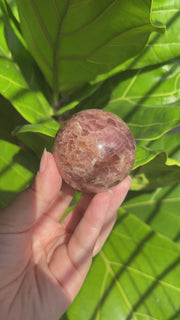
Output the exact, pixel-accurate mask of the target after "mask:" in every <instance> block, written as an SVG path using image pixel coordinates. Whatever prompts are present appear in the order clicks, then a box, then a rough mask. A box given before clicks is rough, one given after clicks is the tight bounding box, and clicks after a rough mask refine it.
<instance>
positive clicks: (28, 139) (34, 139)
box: [14, 119, 59, 158]
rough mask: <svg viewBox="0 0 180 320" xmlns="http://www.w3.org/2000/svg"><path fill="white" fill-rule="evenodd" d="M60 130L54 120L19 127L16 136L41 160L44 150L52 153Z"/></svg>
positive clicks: (15, 132)
mask: <svg viewBox="0 0 180 320" xmlns="http://www.w3.org/2000/svg"><path fill="white" fill-rule="evenodd" d="M58 129H59V124H58V123H57V122H56V121H55V120H54V119H50V120H49V121H42V122H41V123H36V124H27V125H24V126H22V127H17V128H16V130H15V131H14V135H16V136H17V137H18V138H19V140H21V141H22V142H23V143H24V144H25V145H26V146H28V147H29V148H30V149H32V150H33V151H34V152H35V153H36V155H37V156H38V157H39V158H40V157H41V155H42V152H43V150H44V148H46V149H47V150H48V151H50V152H52V146H53V141H54V137H55V135H56V133H57V130H58Z"/></svg>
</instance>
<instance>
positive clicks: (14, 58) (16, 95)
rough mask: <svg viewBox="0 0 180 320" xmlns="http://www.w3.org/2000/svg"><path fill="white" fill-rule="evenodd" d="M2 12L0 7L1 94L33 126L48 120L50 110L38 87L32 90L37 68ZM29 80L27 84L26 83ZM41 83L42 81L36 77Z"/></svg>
mask: <svg viewBox="0 0 180 320" xmlns="http://www.w3.org/2000/svg"><path fill="white" fill-rule="evenodd" d="M2 8H3V7H2V4H1V6H0V93H1V94H2V95H3V96H4V97H5V98H7V99H8V100H10V101H11V103H12V104H13V106H14V107H15V108H16V109H17V111H18V112H19V113H20V114H21V115H22V116H23V117H24V118H25V119H26V120H27V121H29V122H32V123H34V122H37V121H39V120H42V119H46V118H49V117H50V116H51V115H52V108H51V107H50V105H49V103H48V102H47V100H46V99H45V97H44V95H43V94H42V92H40V89H38V88H37V86H36V88H35V87H34V85H35V81H36V80H35V78H36V77H35V73H36V72H37V68H36V67H35V65H34V62H33V60H32V58H31V56H30V55H29V53H28V52H27V51H26V49H25V48H23V45H22V44H21V42H20V40H19V39H18V37H17V36H16V34H15V32H14V31H13V28H12V27H11V25H10V23H9V22H8V19H7V17H6V16H5V13H4V14H3V15H2V10H1V9H2ZM5 31H6V36H5ZM6 39H7V41H8V45H7V41H6ZM8 46H9V47H8ZM10 50H11V51H12V54H11V51H10ZM35 70H36V71H35ZM28 77H29V83H27V78H28ZM40 79H42V77H39V80H40ZM33 88H34V89H33Z"/></svg>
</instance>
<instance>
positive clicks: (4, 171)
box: [0, 140, 37, 209]
mask: <svg viewBox="0 0 180 320" xmlns="http://www.w3.org/2000/svg"><path fill="white" fill-rule="evenodd" d="M0 150H1V152H0V208H1V209H2V208H3V207H5V206H7V205H8V204H9V203H10V202H11V201H12V200H13V199H14V197H15V196H16V194H17V193H19V192H20V191H22V190H23V189H25V188H26V187H27V186H28V185H29V183H30V182H31V180H32V178H33V177H34V174H35V172H36V170H37V160H36V158H35V157H34V155H33V154H32V153H30V152H28V151H25V150H21V149H20V147H18V146H16V145H14V144H11V143H9V142H7V141H4V140H0Z"/></svg>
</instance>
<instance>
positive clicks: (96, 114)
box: [53, 109, 136, 193]
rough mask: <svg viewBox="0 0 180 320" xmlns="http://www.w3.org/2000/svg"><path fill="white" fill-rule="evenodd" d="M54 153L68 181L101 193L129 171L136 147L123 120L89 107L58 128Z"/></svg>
mask: <svg viewBox="0 0 180 320" xmlns="http://www.w3.org/2000/svg"><path fill="white" fill-rule="evenodd" d="M53 154H54V158H55V161H56V164H57V167H58V170H59V172H60V174H61V176H62V178H63V179H64V181H65V182H66V183H67V184H69V185H70V186H71V187H73V188H74V189H77V190H81V191H83V192H87V193H98V192H102V191H104V190H107V189H109V188H111V187H112V186H114V185H116V184H117V183H119V182H120V181H122V180H123V179H124V178H125V177H126V176H127V175H128V174H129V172H130V171H131V169H132V167H133V164H134V160H135V154H136V147H135V141H134V138H133V135H132V133H131V131H130V130H129V128H128V126H127V125H126V124H125V123H124V121H123V120H121V119H120V118H119V117H118V116H116V115H114V114H113V113H110V112H107V111H104V110H99V109H89V110H85V111H80V112H78V113H76V114H74V115H73V116H72V117H71V118H70V119H69V120H68V121H67V123H66V124H65V126H64V127H62V128H61V129H60V130H59V131H58V133H57V135H56V138H55V141H54V150H53Z"/></svg>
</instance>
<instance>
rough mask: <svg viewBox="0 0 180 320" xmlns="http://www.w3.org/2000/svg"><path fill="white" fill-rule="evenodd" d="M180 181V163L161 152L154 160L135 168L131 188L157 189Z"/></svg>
mask: <svg viewBox="0 0 180 320" xmlns="http://www.w3.org/2000/svg"><path fill="white" fill-rule="evenodd" d="M179 181H180V163H179V162H177V161H175V160H173V159H170V158H167V154H166V153H165V152H161V153H159V154H158V155H157V156H156V157H155V158H154V159H153V160H152V161H150V162H148V163H147V164H145V165H143V166H142V167H139V168H137V169H136V170H135V173H134V176H133V181H132V184H131V188H132V189H133V190H141V189H156V188H158V187H163V186H168V185H172V184H175V183H178V182H179Z"/></svg>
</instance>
